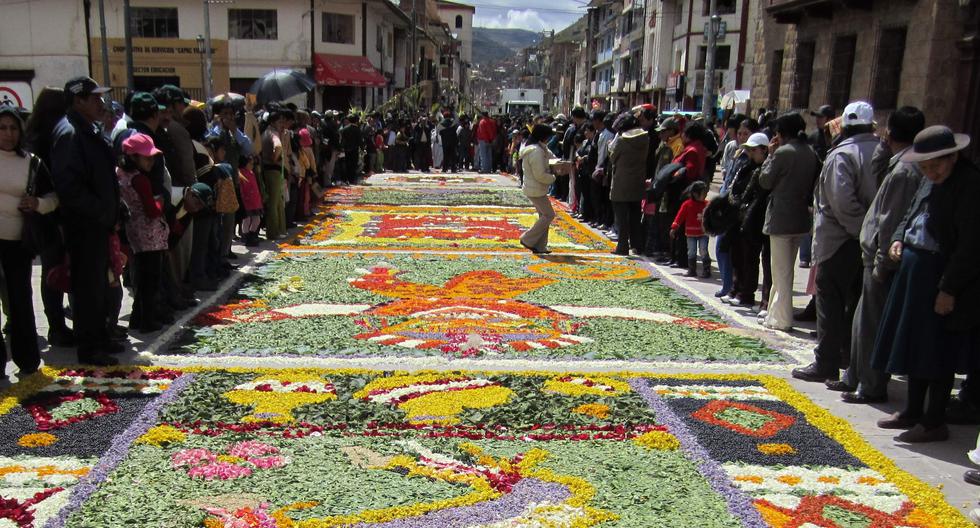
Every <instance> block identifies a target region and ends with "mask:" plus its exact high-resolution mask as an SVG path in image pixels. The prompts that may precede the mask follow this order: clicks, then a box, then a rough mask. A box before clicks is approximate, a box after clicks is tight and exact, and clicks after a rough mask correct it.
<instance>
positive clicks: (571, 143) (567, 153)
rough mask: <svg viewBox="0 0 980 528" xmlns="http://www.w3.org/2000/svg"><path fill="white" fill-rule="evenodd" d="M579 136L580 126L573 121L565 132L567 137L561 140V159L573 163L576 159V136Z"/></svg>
mask: <svg viewBox="0 0 980 528" xmlns="http://www.w3.org/2000/svg"><path fill="white" fill-rule="evenodd" d="M576 134H578V126H577V125H576V124H575V122H574V121H573V122H572V124H570V125H568V128H567V129H566V130H565V135H564V136H562V138H561V159H563V160H565V161H572V160H573V159H575V135H576Z"/></svg>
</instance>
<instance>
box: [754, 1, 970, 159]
mask: <svg viewBox="0 0 980 528" xmlns="http://www.w3.org/2000/svg"><path fill="white" fill-rule="evenodd" d="M978 6H980V2H977V1H976V0H917V1H915V2H872V1H870V0H852V1H847V2H832V1H829V0H806V1H804V0H768V2H766V6H765V13H764V14H763V15H762V16H761V17H760V19H759V21H758V32H759V40H758V44H757V46H756V48H755V62H756V64H758V65H759V68H758V70H757V75H756V76H755V86H754V87H753V90H752V100H753V106H754V107H756V108H770V109H779V110H786V109H807V108H810V109H812V108H816V107H817V106H819V105H822V104H829V105H831V106H833V107H834V108H835V109H836V110H838V111H840V110H841V109H842V108H843V107H844V105H846V104H847V103H848V102H849V101H854V100H865V101H868V102H870V103H871V105H872V106H873V107H874V108H875V113H876V117H877V119H878V121H879V122H884V121H885V119H887V115H888V114H889V113H890V112H891V111H892V110H894V109H896V108H898V107H900V106H904V105H912V106H916V107H918V108H920V109H922V111H923V112H924V113H925V115H926V119H927V120H928V122H929V123H947V124H949V125H951V126H953V127H955V128H957V129H959V130H962V131H965V132H967V133H970V134H972V135H973V136H974V137H978V135H980V109H978V104H980V54H978V51H980V39H978V34H977V30H978V27H980V7H978ZM974 152H976V151H974Z"/></svg>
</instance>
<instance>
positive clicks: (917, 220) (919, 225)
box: [905, 180, 939, 252]
mask: <svg viewBox="0 0 980 528" xmlns="http://www.w3.org/2000/svg"><path fill="white" fill-rule="evenodd" d="M932 188H933V183H932V182H931V181H929V180H923V181H922V185H921V186H920V187H919V191H918V194H919V196H918V197H921V198H922V201H921V202H919V207H918V209H916V210H915V211H913V212H912V219H911V220H909V225H908V227H907V228H906V229H905V243H906V244H908V245H909V246H912V247H914V248H916V249H923V250H925V251H933V252H939V242H938V241H936V239H935V237H933V236H932V234H931V233H929V229H928V228H927V225H928V223H929V195H931V194H932ZM918 197H917V198H918Z"/></svg>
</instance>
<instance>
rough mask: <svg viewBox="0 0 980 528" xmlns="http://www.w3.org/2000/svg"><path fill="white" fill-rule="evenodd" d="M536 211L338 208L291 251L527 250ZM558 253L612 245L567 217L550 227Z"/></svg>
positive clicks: (560, 217)
mask: <svg viewBox="0 0 980 528" xmlns="http://www.w3.org/2000/svg"><path fill="white" fill-rule="evenodd" d="M536 218H537V215H536V214H535V213H534V211H533V210H506V209H501V208H473V207H434V206H429V207H425V206H411V207H409V206H404V207H398V206H378V205H359V206H349V207H344V206H336V207H331V208H328V209H327V211H326V212H325V213H323V214H322V215H320V216H319V217H318V218H317V219H315V220H314V221H313V222H312V223H311V224H310V225H309V226H307V228H306V229H305V230H303V232H302V233H300V235H298V236H297V237H296V239H295V240H294V241H293V242H292V243H290V244H288V245H286V246H285V248H286V249H300V250H302V249H384V250H418V249H422V248H426V249H438V250H486V251H515V252H524V251H526V250H525V249H524V248H522V247H521V245H520V242H519V240H520V236H521V234H522V233H523V232H524V231H526V230H527V229H529V228H530V227H531V226H532V225H534V221H535V219H536ZM551 247H552V249H554V250H558V251H576V252H590V251H601V252H608V251H609V250H610V249H611V248H612V247H613V246H612V245H611V243H610V242H609V241H608V240H606V239H604V238H601V237H599V236H598V235H597V234H595V233H594V232H592V231H590V230H588V229H586V228H584V227H582V226H581V225H580V224H579V223H577V222H575V221H574V220H573V219H572V218H571V217H570V216H568V214H567V213H565V212H557V217H556V219H555V223H554V224H552V226H551Z"/></svg>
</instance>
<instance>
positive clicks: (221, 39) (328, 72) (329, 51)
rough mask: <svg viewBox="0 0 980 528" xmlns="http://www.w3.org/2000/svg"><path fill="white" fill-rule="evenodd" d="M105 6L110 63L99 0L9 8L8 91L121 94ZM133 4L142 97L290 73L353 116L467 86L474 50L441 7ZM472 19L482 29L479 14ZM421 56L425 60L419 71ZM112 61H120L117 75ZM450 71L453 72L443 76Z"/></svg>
mask: <svg viewBox="0 0 980 528" xmlns="http://www.w3.org/2000/svg"><path fill="white" fill-rule="evenodd" d="M99 4H101V5H104V10H105V11H104V18H105V31H106V37H107V38H106V44H107V45H106V49H107V52H108V53H107V57H106V58H105V60H104V59H103V56H102V48H103V46H102V44H103V43H102V39H101V17H100V12H99V7H98V5H97V4H96V3H94V2H89V1H87V0H32V1H30V2H15V3H13V4H10V5H5V7H4V16H3V17H2V18H0V49H3V50H4V52H3V55H2V56H0V85H2V86H11V87H13V88H14V89H16V90H17V92H16V93H17V94H18V95H17V99H18V102H23V100H28V101H29V100H31V99H33V97H34V95H35V94H36V93H37V92H38V91H39V90H40V89H41V88H42V87H44V86H47V85H55V86H60V85H62V84H63V83H64V82H65V80H66V79H68V78H70V77H72V76H75V75H83V74H89V75H92V76H93V77H94V78H96V79H97V80H99V81H100V82H102V83H104V84H106V85H109V86H112V87H113V88H114V96H115V97H117V98H121V97H122V94H123V93H124V92H125V90H126V89H127V87H128V86H127V85H128V73H129V71H128V66H127V64H126V44H125V38H124V37H125V31H124V29H125V26H126V24H127V20H126V16H125V13H124V7H123V4H124V2H123V0H104V1H103V2H99ZM130 4H131V9H130V18H129V20H128V24H129V27H130V29H131V34H132V48H131V51H132V57H133V64H132V76H133V79H132V81H133V84H132V86H131V88H134V89H137V90H139V89H146V88H151V87H155V86H159V85H161V84H164V83H172V84H177V85H180V86H181V87H182V88H184V89H186V90H187V91H188V92H190V94H191V95H192V96H193V97H195V98H198V99H203V98H204V97H205V95H206V94H207V93H208V91H209V90H208V89H210V92H211V93H213V94H217V93H222V92H226V91H235V92H239V93H244V92H246V91H248V89H249V87H250V86H251V85H252V83H253V82H254V81H255V80H256V79H257V78H259V77H260V76H262V75H264V74H265V73H267V72H269V71H271V70H274V69H290V70H299V71H302V72H305V73H307V74H308V75H309V76H310V77H311V78H313V79H315V80H316V82H317V84H318V86H317V89H316V90H315V91H314V92H313V93H312V94H311V96H310V97H309V100H308V101H307V103H308V104H309V106H311V107H316V108H335V109H343V110H346V109H348V108H349V107H351V106H358V107H363V108H372V107H374V106H377V105H380V104H382V103H383V102H385V101H387V100H388V99H389V98H390V97H392V96H393V95H394V93H395V92H396V91H398V90H400V89H403V88H406V87H408V86H411V85H412V84H413V83H415V82H428V83H429V85H430V86H429V87H428V97H427V101H428V102H429V103H430V104H431V101H432V100H433V99H434V98H435V95H436V94H437V92H436V90H435V83H437V82H438V80H439V77H440V75H442V74H444V75H445V76H446V77H448V78H450V79H457V80H462V79H463V75H462V74H461V72H460V71H458V70H457V71H456V72H455V73H453V72H452V71H451V70H452V68H458V67H459V65H460V64H462V61H461V60H459V58H458V57H459V55H460V53H461V52H462V48H461V46H460V45H459V44H458V42H457V41H455V39H454V37H453V34H452V33H451V32H450V31H449V30H448V25H447V24H446V23H444V22H443V21H442V20H441V19H440V18H439V11H438V9H437V8H436V3H435V0H416V2H412V1H411V0H409V1H408V2H403V4H408V5H409V6H411V5H412V4H417V5H420V6H422V8H420V10H424V13H420V14H419V15H418V16H416V17H413V16H412V11H411V9H408V10H406V9H400V8H399V6H398V5H396V4H395V3H393V1H392V0H344V1H337V0H312V1H310V0H283V1H280V2H273V3H270V2H263V1H261V0H235V1H234V2H218V1H212V2H201V1H199V0H131V2H130ZM423 8H424V9H423ZM460 9H463V7H462V6H461V5H460ZM470 15H472V11H470ZM467 20H468V21H470V22H469V23H470V24H471V20H472V16H470V17H469V18H468V19H467ZM205 21H208V22H209V26H208V27H207V29H209V30H210V42H211V54H210V55H211V57H210V58H211V61H210V71H209V70H208V69H207V68H206V66H205V64H206V62H207V61H205V56H206V53H205V48H206V46H205V35H206V34H207V33H208V31H206V26H205ZM413 21H415V22H417V25H415V26H414V27H413ZM412 35H415V37H416V38H415V45H416V46H417V48H416V49H415V50H414V51H415V53H413V49H412V47H411V46H412V43H413V39H412V38H411V37H412ZM413 57H415V58H416V59H418V60H419V65H418V66H415V67H414V68H413V64H412V60H413ZM103 62H107V63H108V78H104V77H105V75H104V74H103ZM440 64H442V65H443V66H446V71H439V69H438V68H437V66H438V65H440ZM413 72H414V73H415V74H416V75H415V76H413ZM205 80H207V81H209V82H205ZM12 93H13V92H12ZM24 106H28V105H26V104H25V105H24Z"/></svg>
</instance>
